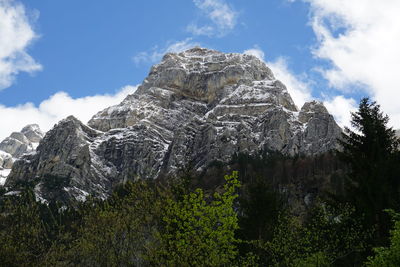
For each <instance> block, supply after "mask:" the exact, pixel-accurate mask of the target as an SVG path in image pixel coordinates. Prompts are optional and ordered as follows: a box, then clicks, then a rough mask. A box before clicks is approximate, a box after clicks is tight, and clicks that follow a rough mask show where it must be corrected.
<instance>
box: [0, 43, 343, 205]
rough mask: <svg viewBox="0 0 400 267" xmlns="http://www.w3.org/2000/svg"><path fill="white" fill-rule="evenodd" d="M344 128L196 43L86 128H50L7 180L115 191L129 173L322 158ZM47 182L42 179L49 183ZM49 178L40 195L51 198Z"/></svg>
mask: <svg viewBox="0 0 400 267" xmlns="http://www.w3.org/2000/svg"><path fill="white" fill-rule="evenodd" d="M340 133H341V129H340V128H339V126H338V125H337V124H336V123H335V121H334V119H333V117H332V116H331V115H330V114H329V113H328V112H327V110H326V108H325V107H324V106H323V105H322V104H321V103H319V102H316V101H313V102H309V103H306V104H305V105H304V106H303V107H302V109H301V110H300V111H299V110H298V109H297V107H296V105H295V104H294V102H293V100H292V98H291V97H290V95H289V94H288V92H287V90H286V87H285V85H283V84H282V83H281V82H280V81H278V80H276V79H275V78H274V76H273V74H272V72H271V70H270V69H269V68H268V67H267V66H266V65H265V64H264V63H263V62H261V61H260V60H258V59H257V58H256V57H253V56H249V55H241V54H224V53H221V52H217V51H213V50H208V49H203V48H193V49H190V50H187V51H185V52H182V53H178V54H175V53H171V54H167V55H165V56H164V58H163V60H162V62H161V63H160V64H158V65H155V66H154V67H152V69H151V71H150V74H149V76H148V77H147V78H146V79H145V80H144V82H143V84H142V85H141V86H140V87H139V88H138V90H137V91H136V92H135V93H134V94H132V95H130V96H128V97H127V98H126V99H125V100H124V101H123V102H122V103H121V104H119V105H116V106H112V107H109V108H107V109H105V110H103V111H100V112H99V113H97V114H96V115H95V116H94V117H93V118H92V119H91V120H90V121H89V123H88V126H86V125H84V124H82V123H81V122H79V121H78V120H77V119H75V118H73V117H68V118H67V119H65V120H63V121H61V122H60V123H59V124H57V125H56V126H55V127H54V128H53V129H52V130H51V131H49V132H48V133H47V134H46V136H45V138H44V139H43V141H42V142H41V144H40V146H39V147H38V149H37V153H36V154H34V155H27V156H24V157H23V158H22V160H20V161H18V162H17V163H16V164H15V165H14V167H13V170H12V172H11V174H10V176H9V178H8V180H7V182H6V185H7V186H13V184H15V183H16V182H17V181H19V180H23V179H28V180H32V179H35V178H37V179H39V180H40V179H42V177H45V176H46V175H47V176H48V175H54V176H57V177H62V178H63V179H64V180H67V183H66V185H65V186H64V187H63V188H62V190H64V192H66V193H67V195H68V196H69V197H74V198H78V199H79V198H82V196H84V195H86V194H87V193H92V194H95V195H97V196H100V197H106V196H107V195H108V194H109V192H110V190H111V189H112V186H113V185H114V184H116V183H119V182H121V181H124V180H128V179H139V178H144V179H154V178H157V177H159V176H160V174H174V173H176V171H177V170H178V169H180V168H184V167H187V166H191V167H192V168H194V169H195V170H201V169H203V168H205V167H206V166H207V165H208V164H209V163H210V162H212V161H214V160H220V161H225V162H226V161H228V160H230V158H231V157H232V155H233V154H234V153H237V152H247V153H255V152H257V151H259V150H261V149H271V150H278V151H281V152H282V153H285V154H289V155H295V154H306V155H313V154H318V153H322V152H326V151H328V150H330V149H332V148H336V147H337V142H336V138H337V137H339V135H340ZM42 184H43V183H42ZM42 184H41V183H39V185H38V186H37V188H36V189H37V193H38V194H40V195H42V196H46V194H47V195H48V193H49V192H47V191H46V190H45V189H43V188H44V187H43V186H42Z"/></svg>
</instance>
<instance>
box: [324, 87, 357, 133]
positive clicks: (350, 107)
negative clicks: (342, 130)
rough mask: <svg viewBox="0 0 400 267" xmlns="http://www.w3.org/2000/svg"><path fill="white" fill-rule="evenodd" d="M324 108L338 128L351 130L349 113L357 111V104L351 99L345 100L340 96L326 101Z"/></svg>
mask: <svg viewBox="0 0 400 267" xmlns="http://www.w3.org/2000/svg"><path fill="white" fill-rule="evenodd" d="M324 106H325V107H326V109H327V110H328V111H329V113H331V114H332V115H333V116H334V117H335V120H336V122H337V124H339V125H340V127H344V126H347V127H349V128H351V125H350V120H351V113H350V112H355V111H356V110H357V103H356V101H355V100H354V99H353V98H346V97H344V96H342V95H340V96H336V97H333V98H331V99H326V100H325V101H324Z"/></svg>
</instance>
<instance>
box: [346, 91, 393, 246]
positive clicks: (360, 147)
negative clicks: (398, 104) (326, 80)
mask: <svg viewBox="0 0 400 267" xmlns="http://www.w3.org/2000/svg"><path fill="white" fill-rule="evenodd" d="M388 122H389V117H388V116H387V115H384V114H383V113H382V112H381V110H380V106H379V105H378V104H377V103H376V102H371V101H370V100H369V99H368V98H363V99H362V100H361V101H360V104H359V109H358V111H356V112H355V113H352V120H351V126H352V127H353V128H354V130H352V129H349V128H345V130H344V133H343V135H342V139H341V140H340V144H341V145H342V148H343V149H342V151H339V152H338V155H339V157H340V159H341V160H342V161H344V162H346V163H347V164H348V165H349V167H350V172H349V174H348V175H347V178H346V184H345V186H346V189H345V191H346V192H345V200H346V201H347V202H349V203H351V204H352V205H354V207H355V208H356V211H357V212H358V213H360V214H363V215H364V218H365V220H364V223H365V226H367V227H371V226H372V227H375V229H376V235H375V238H374V239H375V241H376V242H377V245H381V244H382V242H385V241H387V237H388V233H389V229H390V218H389V216H388V215H387V214H386V213H385V212H384V209H386V208H393V209H395V208H398V207H399V203H400V202H399V182H400V172H399V165H400V164H399V154H398V147H399V140H398V139H397V137H396V135H395V131H394V130H393V129H392V128H390V127H388Z"/></svg>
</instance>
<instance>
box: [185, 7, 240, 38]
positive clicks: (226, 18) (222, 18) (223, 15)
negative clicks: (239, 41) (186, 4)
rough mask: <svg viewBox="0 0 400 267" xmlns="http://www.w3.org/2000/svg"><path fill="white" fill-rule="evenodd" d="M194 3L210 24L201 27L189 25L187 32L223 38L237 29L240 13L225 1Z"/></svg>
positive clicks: (193, 24)
mask: <svg viewBox="0 0 400 267" xmlns="http://www.w3.org/2000/svg"><path fill="white" fill-rule="evenodd" d="M193 3H194V4H195V5H196V7H197V8H199V9H200V10H201V12H202V13H203V14H204V15H205V16H206V17H207V18H208V19H209V20H210V22H209V23H207V24H205V25H201V26H199V25H198V24H197V23H191V24H189V25H188V26H187V30H188V31H189V32H191V33H192V34H194V35H207V36H218V37H222V36H224V35H226V34H227V33H229V32H230V31H232V30H233V29H234V28H235V26H236V23H237V17H238V13H237V12H236V11H235V10H234V9H233V8H232V7H231V6H229V5H228V4H227V3H226V2H225V1H224V0H193Z"/></svg>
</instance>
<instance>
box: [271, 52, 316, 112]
mask: <svg viewBox="0 0 400 267" xmlns="http://www.w3.org/2000/svg"><path fill="white" fill-rule="evenodd" d="M267 66H268V67H270V68H271V70H272V72H273V73H274V75H275V77H276V78H277V79H278V80H280V81H281V82H283V83H284V84H285V85H286V87H287V90H288V92H289V94H290V96H291V97H292V99H293V101H294V103H295V104H296V105H297V107H299V108H301V107H302V106H303V104H304V103H305V102H307V101H310V100H311V99H312V96H311V87H310V85H309V84H308V82H307V81H306V80H305V79H304V78H303V77H301V76H298V75H296V74H294V73H293V72H292V71H291V70H289V67H288V64H287V60H286V59H285V58H283V57H279V58H277V59H276V60H275V61H272V62H267Z"/></svg>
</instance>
